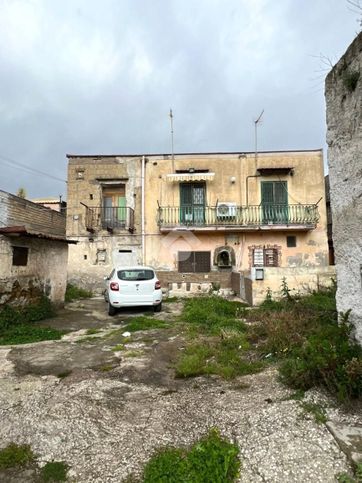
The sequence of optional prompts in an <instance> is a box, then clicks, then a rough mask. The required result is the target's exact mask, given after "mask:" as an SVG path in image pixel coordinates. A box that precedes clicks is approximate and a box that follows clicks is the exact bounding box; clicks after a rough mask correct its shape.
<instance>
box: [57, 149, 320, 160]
mask: <svg viewBox="0 0 362 483" xmlns="http://www.w3.org/2000/svg"><path fill="white" fill-rule="evenodd" d="M316 152H323V148H317V149H279V150H274V151H258V154H276V153H316ZM254 153H255V151H210V152H204V151H198V152H183V153H174V156H195V155H205V154H231V155H232V154H234V155H236V154H238V155H240V154H254ZM142 156H172V153H141V154H137V153H134V154H127V153H125V154H70V153H67V154H66V157H67V158H68V159H70V158H116V157H129V158H141V157H142Z"/></svg>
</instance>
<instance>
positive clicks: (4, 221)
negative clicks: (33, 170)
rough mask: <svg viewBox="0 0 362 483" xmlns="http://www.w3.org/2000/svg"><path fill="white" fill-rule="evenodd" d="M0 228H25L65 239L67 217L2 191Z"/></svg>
mask: <svg viewBox="0 0 362 483" xmlns="http://www.w3.org/2000/svg"><path fill="white" fill-rule="evenodd" d="M0 226H1V227H3V226H9V227H11V226H25V227H27V228H28V229H30V230H32V231H35V232H40V233H44V234H46V235H54V236H59V237H65V216H64V214H63V213H59V212H57V211H54V210H50V209H49V208H45V207H44V206H40V205H37V204H36V203H33V202H31V201H28V200H25V199H23V198H19V197H18V196H14V195H12V194H10V193H6V192H5V191H1V190H0Z"/></svg>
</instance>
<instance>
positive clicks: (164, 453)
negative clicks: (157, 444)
mask: <svg viewBox="0 0 362 483" xmlns="http://www.w3.org/2000/svg"><path fill="white" fill-rule="evenodd" d="M238 454H239V448H238V447H237V445H236V444H235V443H230V442H229V441H227V440H226V439H225V438H222V437H221V436H220V434H219V432H218V431H217V430H216V429H213V430H211V431H210V432H209V433H208V434H207V435H206V436H204V437H203V438H201V439H200V440H199V441H197V442H196V443H195V444H194V445H193V446H191V448H190V449H188V450H187V449H179V448H164V449H160V450H159V451H157V452H156V453H155V454H154V455H153V457H152V458H151V460H150V461H149V462H148V463H147V465H146V467H145V469H144V473H143V481H144V483H160V482H162V483H185V482H193V483H204V482H205V483H206V482H210V483H211V482H212V483H226V482H233V481H236V478H237V477H238V476H239V470H240V461H239V458H238Z"/></svg>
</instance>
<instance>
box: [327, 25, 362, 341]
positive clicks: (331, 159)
mask: <svg viewBox="0 0 362 483" xmlns="http://www.w3.org/2000/svg"><path fill="white" fill-rule="evenodd" d="M325 94H326V103H327V127H328V132H327V142H328V164H329V181H330V191H331V208H332V218H333V242H334V250H335V260H336V270H337V308H338V310H339V311H340V312H347V311H348V310H351V313H350V320H351V321H352V322H353V323H354V325H355V328H356V330H355V335H356V338H357V339H358V340H359V342H360V343H362V33H360V34H359V35H358V36H357V37H356V39H355V40H354V41H353V42H352V44H351V45H350V47H349V48H348V50H347V52H346V53H345V54H344V55H343V57H342V58H341V59H340V61H339V62H338V63H337V64H336V65H335V66H334V68H333V69H332V70H331V72H330V73H329V74H328V76H327V79H326V86H325Z"/></svg>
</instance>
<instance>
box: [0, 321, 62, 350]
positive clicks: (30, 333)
mask: <svg viewBox="0 0 362 483" xmlns="http://www.w3.org/2000/svg"><path fill="white" fill-rule="evenodd" d="M65 333H66V331H61V330H58V329H52V328H51V327H39V326H36V325H33V324H21V325H15V326H14V327H9V328H8V329H7V330H4V331H0V345H13V344H29V343H31V342H41V341H44V340H59V339H61V338H62V335H63V334H65Z"/></svg>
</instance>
